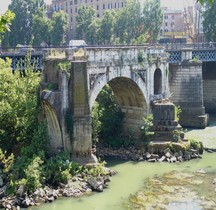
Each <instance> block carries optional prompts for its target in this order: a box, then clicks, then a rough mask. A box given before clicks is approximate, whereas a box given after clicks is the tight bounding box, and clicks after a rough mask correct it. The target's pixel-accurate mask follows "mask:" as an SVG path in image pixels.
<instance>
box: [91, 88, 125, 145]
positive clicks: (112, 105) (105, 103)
mask: <svg viewBox="0 0 216 210" xmlns="http://www.w3.org/2000/svg"><path fill="white" fill-rule="evenodd" d="M92 117H93V120H92V122H93V124H92V125H93V138H94V140H97V138H99V139H100V142H103V143H105V144H106V145H111V146H114V147H120V146H122V145H123V144H124V139H123V118H124V114H123V113H122V112H121V109H120V108H119V106H118V104H117V101H116V99H115V97H114V95H113V92H112V89H111V88H110V87H109V86H108V85H107V86H105V87H104V88H103V89H102V91H101V92H100V94H99V95H98V97H97V100H96V104H95V106H94V108H93V111H92ZM95 142H96V141H95ZM95 142H94V143H95Z"/></svg>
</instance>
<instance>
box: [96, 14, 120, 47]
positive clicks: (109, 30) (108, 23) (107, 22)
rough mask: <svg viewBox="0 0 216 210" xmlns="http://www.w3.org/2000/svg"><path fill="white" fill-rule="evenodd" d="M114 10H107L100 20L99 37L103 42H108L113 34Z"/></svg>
mask: <svg viewBox="0 0 216 210" xmlns="http://www.w3.org/2000/svg"><path fill="white" fill-rule="evenodd" d="M115 15H116V13H115V11H114V10H107V11H106V12H105V13H104V15H103V18H102V20H101V24H100V29H99V32H98V33H99V39H100V41H101V42H102V43H104V44H110V43H111V38H112V36H113V30H114V25H115V20H116V19H115Z"/></svg>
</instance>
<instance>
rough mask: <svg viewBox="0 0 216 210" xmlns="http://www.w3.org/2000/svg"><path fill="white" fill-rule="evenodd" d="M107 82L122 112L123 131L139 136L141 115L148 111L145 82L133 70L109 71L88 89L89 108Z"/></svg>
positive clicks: (143, 115)
mask: <svg viewBox="0 0 216 210" xmlns="http://www.w3.org/2000/svg"><path fill="white" fill-rule="evenodd" d="M106 84H108V85H109V86H110V87H111V89H112V90H113V93H114V96H115V97H116V99H117V102H118V104H119V106H120V108H121V110H122V112H123V113H124V131H125V132H126V131H128V130H129V129H130V131H132V132H133V133H134V137H135V138H137V139H139V138H140V128H141V126H142V125H143V117H145V116H146V115H147V114H148V113H149V104H148V103H147V91H146V84H145V82H144V81H143V79H142V78H141V77H140V76H139V75H138V74H136V73H135V72H133V71H131V70H128V72H127V73H126V71H124V75H118V73H116V75H115V76H114V75H113V72H112V71H110V72H109V73H108V74H107V75H103V76H101V77H99V78H98V79H97V81H96V82H95V84H94V87H93V88H92V90H91V91H90V100H89V101H90V109H91V108H92V106H93V103H94V101H95V100H96V97H97V96H98V94H99V92H100V91H101V90H102V88H103V87H104V86H105V85H106Z"/></svg>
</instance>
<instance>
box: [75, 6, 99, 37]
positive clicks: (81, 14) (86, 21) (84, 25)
mask: <svg viewBox="0 0 216 210" xmlns="http://www.w3.org/2000/svg"><path fill="white" fill-rule="evenodd" d="M95 17H96V11H95V9H93V8H92V7H91V6H87V5H84V4H83V5H81V6H80V7H79V10H78V14H77V16H76V22H77V28H76V38H78V39H84V40H86V41H87V39H88V31H89V29H90V27H89V26H90V25H91V23H92V22H93V20H94V18H95Z"/></svg>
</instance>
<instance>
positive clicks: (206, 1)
mask: <svg viewBox="0 0 216 210" xmlns="http://www.w3.org/2000/svg"><path fill="white" fill-rule="evenodd" d="M197 2H200V3H201V4H204V3H209V4H210V5H212V3H213V2H214V0H197Z"/></svg>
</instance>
